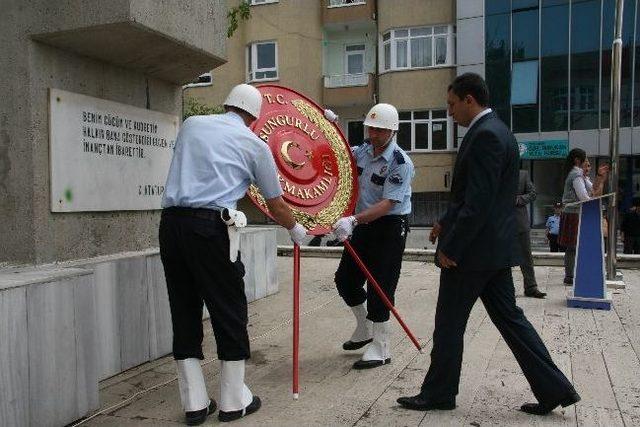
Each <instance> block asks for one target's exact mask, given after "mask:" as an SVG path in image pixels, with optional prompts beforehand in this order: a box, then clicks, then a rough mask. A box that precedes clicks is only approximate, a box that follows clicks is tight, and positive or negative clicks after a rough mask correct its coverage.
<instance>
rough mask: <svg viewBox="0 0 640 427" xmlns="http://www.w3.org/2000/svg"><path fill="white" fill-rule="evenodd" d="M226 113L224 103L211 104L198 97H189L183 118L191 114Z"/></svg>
mask: <svg viewBox="0 0 640 427" xmlns="http://www.w3.org/2000/svg"><path fill="white" fill-rule="evenodd" d="M221 113H224V108H222V105H216V106H215V107H214V106H211V105H207V104H204V103H202V102H200V101H198V99H197V98H187V99H185V101H184V112H183V115H182V120H185V119H186V118H187V117H191V116H204V115H207V114H221Z"/></svg>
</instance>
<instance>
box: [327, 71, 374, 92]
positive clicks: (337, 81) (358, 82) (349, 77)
mask: <svg viewBox="0 0 640 427" xmlns="http://www.w3.org/2000/svg"><path fill="white" fill-rule="evenodd" d="M368 84H369V74H367V73H362V74H338V75H333V76H324V87H325V88H328V89H331V88H337V87H353V86H366V85H368Z"/></svg>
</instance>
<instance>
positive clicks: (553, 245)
mask: <svg viewBox="0 0 640 427" xmlns="http://www.w3.org/2000/svg"><path fill="white" fill-rule="evenodd" d="M561 213H562V203H556V204H555V205H554V207H553V215H551V216H550V217H549V218H547V223H546V224H545V227H546V235H547V240H549V252H564V248H563V247H562V246H560V245H559V244H558V235H559V234H560V214H561Z"/></svg>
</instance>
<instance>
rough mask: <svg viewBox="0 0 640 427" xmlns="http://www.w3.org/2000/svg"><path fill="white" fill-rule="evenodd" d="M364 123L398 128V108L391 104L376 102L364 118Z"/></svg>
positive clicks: (383, 127)
mask: <svg viewBox="0 0 640 427" xmlns="http://www.w3.org/2000/svg"><path fill="white" fill-rule="evenodd" d="M364 125H365V126H369V127H374V128H382V129H390V130H398V110H396V107H394V106H393V105H391V104H384V103H382V104H376V105H374V106H373V107H371V110H369V112H368V113H367V118H366V119H364Z"/></svg>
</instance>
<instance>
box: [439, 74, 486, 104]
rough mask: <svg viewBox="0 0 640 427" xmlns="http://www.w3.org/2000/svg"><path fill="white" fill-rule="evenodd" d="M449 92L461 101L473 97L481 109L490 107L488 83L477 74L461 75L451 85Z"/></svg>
mask: <svg viewBox="0 0 640 427" xmlns="http://www.w3.org/2000/svg"><path fill="white" fill-rule="evenodd" d="M447 91H452V92H453V93H454V94H455V95H456V96H457V97H458V98H460V99H464V98H465V97H466V96H467V95H471V96H473V99H475V100H476V102H477V103H478V104H479V105H480V106H481V107H486V106H487V105H489V88H488V87H487V83H486V82H485V81H484V79H483V78H482V77H480V75H478V74H476V73H464V74H461V75H459V76H458V77H456V78H455V80H453V82H452V83H451V84H450V85H449V88H448V89H447Z"/></svg>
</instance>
